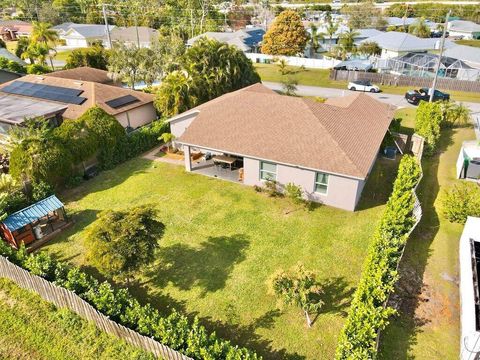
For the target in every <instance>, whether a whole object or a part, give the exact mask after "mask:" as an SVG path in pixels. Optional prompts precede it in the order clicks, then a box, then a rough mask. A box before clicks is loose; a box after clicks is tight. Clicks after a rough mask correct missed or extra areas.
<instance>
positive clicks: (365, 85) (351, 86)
mask: <svg viewBox="0 0 480 360" xmlns="http://www.w3.org/2000/svg"><path fill="white" fill-rule="evenodd" d="M347 89H348V90H352V91H366V92H372V93H378V92H380V88H379V87H378V86H377V85H373V84H372V83H371V82H370V81H368V80H356V81H350V82H349V83H348V86H347Z"/></svg>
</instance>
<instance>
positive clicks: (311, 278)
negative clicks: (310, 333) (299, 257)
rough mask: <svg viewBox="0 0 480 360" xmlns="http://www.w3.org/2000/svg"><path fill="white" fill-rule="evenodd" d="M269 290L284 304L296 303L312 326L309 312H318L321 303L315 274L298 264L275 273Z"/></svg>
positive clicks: (319, 288) (319, 289)
mask: <svg viewBox="0 0 480 360" xmlns="http://www.w3.org/2000/svg"><path fill="white" fill-rule="evenodd" d="M270 286H271V290H272V292H273V294H274V295H276V296H277V297H278V298H280V299H281V300H282V301H283V303H285V304H286V305H296V306H298V307H299V308H300V309H302V311H303V313H304V314H305V318H306V320H307V326H308V327H311V326H312V320H311V319H310V314H311V313H315V312H318V311H319V310H320V308H321V307H322V305H323V301H322V300H321V299H320V295H321V293H322V289H321V287H320V285H319V283H318V281H317V280H316V278H315V274H313V273H312V272H310V271H307V270H305V267H304V266H303V265H302V264H298V265H297V266H296V267H295V268H293V269H292V270H291V271H289V272H285V271H283V270H281V271H279V272H278V273H276V274H275V275H274V276H273V278H272V280H271V284H270Z"/></svg>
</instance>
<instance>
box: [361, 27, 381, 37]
mask: <svg viewBox="0 0 480 360" xmlns="http://www.w3.org/2000/svg"><path fill="white" fill-rule="evenodd" d="M355 32H356V33H357V34H358V35H356V36H355V38H369V37H372V36H377V35H381V34H383V33H384V32H383V31H380V30H377V29H356V30H355Z"/></svg>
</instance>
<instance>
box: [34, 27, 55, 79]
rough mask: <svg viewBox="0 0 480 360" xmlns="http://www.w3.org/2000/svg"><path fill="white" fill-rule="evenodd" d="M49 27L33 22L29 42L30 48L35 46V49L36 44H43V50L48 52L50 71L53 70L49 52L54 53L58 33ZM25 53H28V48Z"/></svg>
mask: <svg viewBox="0 0 480 360" xmlns="http://www.w3.org/2000/svg"><path fill="white" fill-rule="evenodd" d="M51 27H52V26H51V25H50V24H49V23H42V22H38V21H34V22H33V28H32V33H31V34H30V40H31V44H30V46H34V44H35V47H37V46H38V44H43V48H44V49H46V50H47V52H48V55H49V58H50V65H51V67H52V70H55V68H54V67H53V59H52V56H50V52H51V50H53V51H55V46H56V44H57V42H58V33H57V32H56V31H55V30H53V29H52V28H51ZM27 51H28V48H27ZM37 51H38V49H37ZM42 65H43V63H42Z"/></svg>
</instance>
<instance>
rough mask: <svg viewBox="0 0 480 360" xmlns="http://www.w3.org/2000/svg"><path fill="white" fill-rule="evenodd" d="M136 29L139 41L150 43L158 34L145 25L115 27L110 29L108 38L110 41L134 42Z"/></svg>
mask: <svg viewBox="0 0 480 360" xmlns="http://www.w3.org/2000/svg"><path fill="white" fill-rule="evenodd" d="M137 30H138V39H139V41H140V42H141V43H151V42H152V40H153V39H154V38H155V37H156V36H157V34H158V31H157V30H155V29H152V28H149V27H145V26H138V27H137V28H135V26H131V27H116V28H114V29H113V30H112V31H111V33H110V38H111V39H112V41H118V42H132V43H136V42H137Z"/></svg>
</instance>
